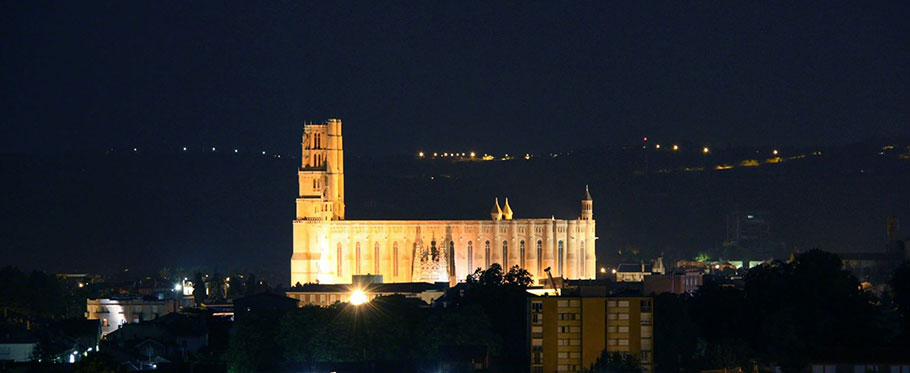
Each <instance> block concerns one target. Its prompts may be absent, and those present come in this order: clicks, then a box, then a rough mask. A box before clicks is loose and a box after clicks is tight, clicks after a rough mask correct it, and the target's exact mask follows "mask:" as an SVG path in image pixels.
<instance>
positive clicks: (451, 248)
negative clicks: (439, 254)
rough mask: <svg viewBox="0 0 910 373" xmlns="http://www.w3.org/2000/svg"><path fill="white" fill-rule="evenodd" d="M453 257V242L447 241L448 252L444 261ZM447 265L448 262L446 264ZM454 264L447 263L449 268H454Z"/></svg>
mask: <svg viewBox="0 0 910 373" xmlns="http://www.w3.org/2000/svg"><path fill="white" fill-rule="evenodd" d="M454 257H455V241H449V251H448V252H447V253H446V260H447V261H448V260H449V258H454ZM447 263H448V262H447ZM454 266H455V263H449V267H450V268H451V267H454Z"/></svg>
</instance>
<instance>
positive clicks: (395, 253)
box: [392, 242, 398, 276]
mask: <svg viewBox="0 0 910 373" xmlns="http://www.w3.org/2000/svg"><path fill="white" fill-rule="evenodd" d="M392 276H398V242H395V243H393V244H392Z"/></svg>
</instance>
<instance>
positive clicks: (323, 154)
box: [290, 119, 596, 284]
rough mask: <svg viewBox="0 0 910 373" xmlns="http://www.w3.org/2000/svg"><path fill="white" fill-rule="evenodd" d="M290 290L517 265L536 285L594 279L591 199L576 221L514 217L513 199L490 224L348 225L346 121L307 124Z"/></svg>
mask: <svg viewBox="0 0 910 373" xmlns="http://www.w3.org/2000/svg"><path fill="white" fill-rule="evenodd" d="M297 177H298V183H299V189H298V194H297V218H296V219H295V220H294V223H293V226H294V253H293V256H292V257H291V282H290V283H291V284H296V283H300V284H306V283H320V284H350V283H351V282H352V275H365V274H371V275H381V276H382V279H383V282H387V283H388V282H449V283H450V284H454V283H455V282H457V281H459V280H464V279H465V278H466V277H467V275H468V274H470V273H473V272H474V270H475V269H477V268H487V267H489V266H490V265H492V264H493V263H499V264H500V265H502V267H503V268H505V269H508V268H510V267H512V266H515V265H518V266H521V267H522V268H524V269H526V270H528V272H530V273H531V275H533V276H534V279H535V280H537V281H542V280H543V279H545V278H546V276H547V275H546V273H545V272H544V270H545V269H546V268H548V267H549V268H550V271H551V274H552V275H553V276H554V277H563V278H572V279H590V278H594V277H595V275H596V274H595V266H596V258H595V251H594V240H595V239H596V237H595V234H594V217H593V201H592V200H591V195H590V193H588V190H587V187H586V188H585V194H584V198H583V199H582V201H581V215H580V216H579V217H578V219H574V220H562V219H554V218H538V219H514V218H513V215H514V213H513V211H512V207H511V206H509V200H508V199H505V201H504V202H505V203H503V204H502V205H500V203H499V201H498V199H497V200H494V202H493V209H492V211H491V212H490V219H487V220H345V219H344V147H343V146H342V136H341V120H339V119H329V120H328V121H326V122H325V123H321V124H315V123H314V124H306V125H304V131H303V156H302V158H301V164H300V169H299V170H298V172H297Z"/></svg>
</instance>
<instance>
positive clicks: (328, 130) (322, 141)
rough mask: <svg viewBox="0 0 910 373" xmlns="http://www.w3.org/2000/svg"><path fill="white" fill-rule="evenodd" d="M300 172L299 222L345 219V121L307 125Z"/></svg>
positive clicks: (332, 120) (330, 120)
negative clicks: (342, 127) (342, 122)
mask: <svg viewBox="0 0 910 373" xmlns="http://www.w3.org/2000/svg"><path fill="white" fill-rule="evenodd" d="M302 145H303V154H302V156H301V161H300V169H299V170H298V171H297V178H298V180H297V181H298V186H299V190H298V194H297V219H301V220H344V147H343V145H342V137H341V120H340V119H329V120H328V121H326V122H325V123H319V124H317V123H307V124H304V126H303V144H302Z"/></svg>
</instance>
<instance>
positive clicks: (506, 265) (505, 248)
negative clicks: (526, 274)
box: [502, 241, 509, 270]
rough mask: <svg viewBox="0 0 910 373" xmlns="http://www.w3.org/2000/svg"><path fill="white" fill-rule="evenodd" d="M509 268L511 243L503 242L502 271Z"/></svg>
mask: <svg viewBox="0 0 910 373" xmlns="http://www.w3.org/2000/svg"><path fill="white" fill-rule="evenodd" d="M507 268H509V241H502V269H503V270H505V269H507Z"/></svg>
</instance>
